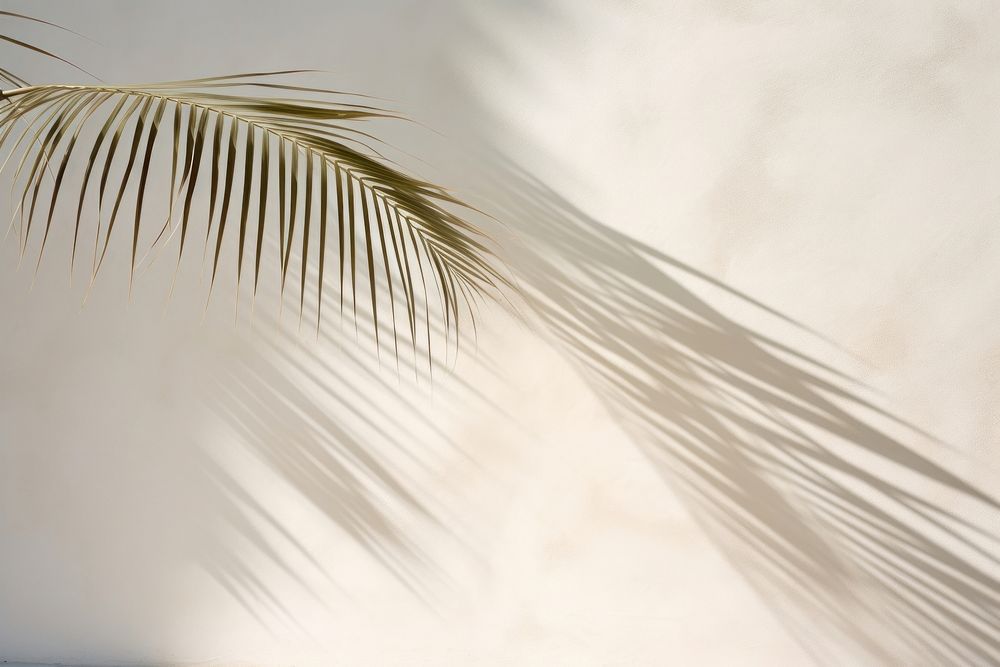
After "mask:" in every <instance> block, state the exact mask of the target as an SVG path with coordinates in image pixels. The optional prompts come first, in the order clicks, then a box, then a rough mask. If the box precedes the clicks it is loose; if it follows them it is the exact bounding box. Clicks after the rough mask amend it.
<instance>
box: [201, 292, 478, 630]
mask: <svg viewBox="0 0 1000 667" xmlns="http://www.w3.org/2000/svg"><path fill="white" fill-rule="evenodd" d="M271 296H272V297H273V296H275V295H271ZM338 307H339V304H338V302H337V295H332V296H331V295H330V294H328V295H326V296H324V309H326V310H327V311H328V312H330V313H336V311H337V310H338ZM353 308H354V304H350V303H349V304H348V308H347V312H348V314H346V315H344V321H342V322H341V324H340V326H339V327H338V326H337V323H336V321H335V320H336V318H335V316H331V317H330V319H331V320H333V321H331V322H328V323H327V324H325V325H324V327H323V329H322V330H321V331H320V332H316V331H315V329H313V327H314V326H315V324H313V325H311V326H308V327H307V328H306V331H303V330H302V329H301V327H297V326H296V325H295V320H296V319H297V318H299V315H298V314H297V313H291V314H290V315H291V316H290V317H285V318H282V317H281V316H280V314H279V315H273V316H272V315H267V314H261V311H258V313H257V314H256V315H253V319H254V326H253V329H254V330H253V331H248V332H246V334H245V335H237V336H236V342H237V346H236V347H235V348H230V349H227V350H226V355H227V357H228V358H229V361H228V362H225V363H223V364H221V365H220V368H221V369H222V372H221V373H219V374H218V375H216V376H215V377H214V378H213V383H212V385H213V386H212V387H211V388H210V389H209V390H208V392H207V393H208V394H209V395H210V396H211V398H210V400H209V404H208V405H207V409H208V411H209V412H210V413H211V414H212V415H214V416H215V417H216V418H218V420H219V421H220V422H221V423H222V424H224V425H225V430H226V432H227V435H226V436H224V437H223V438H222V440H224V441H228V442H229V444H230V445H234V446H229V447H228V448H227V447H225V446H224V447H222V451H221V453H220V452H219V451H216V450H217V449H219V448H217V447H214V446H213V444H212V443H209V450H208V451H206V452H205V455H204V456H203V457H202V464H203V466H204V473H205V476H206V479H207V487H209V488H211V489H214V493H215V500H214V501H213V502H212V503H210V504H209V506H210V507H212V508H213V511H215V512H216V513H217V518H218V520H219V522H220V523H219V524H217V525H216V526H215V527H214V528H213V529H212V530H210V531H209V535H210V539H209V540H207V541H206V545H207V546H205V547H204V548H202V549H201V552H200V560H201V563H202V565H203V566H204V568H205V569H206V570H207V571H208V572H209V574H210V575H211V576H212V577H213V578H214V579H215V580H216V581H217V582H218V583H219V584H220V585H221V586H222V587H223V588H224V589H225V590H226V591H227V592H228V593H229V595H230V596H231V597H232V598H233V599H235V600H236V601H238V602H239V603H240V605H241V606H242V607H243V608H244V609H245V611H246V612H247V613H249V614H250V615H251V616H253V617H254V618H256V620H257V621H258V622H260V624H261V626H262V627H264V628H271V627H272V626H273V624H274V623H275V622H278V623H283V624H285V625H288V626H291V627H297V628H299V629H300V630H305V627H304V626H303V624H302V623H300V620H299V618H298V615H299V614H300V613H301V607H300V606H299V605H298V604H297V603H289V600H290V599H293V598H296V597H297V596H298V595H299V593H306V594H307V595H309V596H310V597H311V598H312V600H313V602H314V603H315V604H317V605H318V606H320V607H324V608H329V607H330V603H331V600H330V599H329V598H328V597H326V596H327V595H329V592H330V591H332V590H338V591H340V593H341V594H342V595H344V596H346V597H348V598H349V597H351V595H352V593H351V592H350V589H351V587H350V586H344V585H342V584H344V583H346V582H348V581H350V580H355V579H357V578H358V577H359V576H361V577H364V576H367V575H365V574H364V573H365V572H369V571H370V570H371V566H373V565H374V566H375V567H376V569H377V570H379V571H382V572H384V573H387V574H388V575H390V576H391V577H392V578H394V579H395V580H396V581H397V582H398V583H399V584H400V585H401V586H403V587H404V588H405V589H407V590H408V591H409V592H410V593H411V594H412V595H413V596H414V598H415V599H416V600H419V601H420V602H421V603H422V604H424V605H426V606H428V607H431V608H433V607H434V606H435V605H436V600H437V593H438V592H439V588H438V587H439V586H442V585H444V586H447V585H448V582H449V576H448V573H447V572H446V571H444V570H443V569H442V568H441V567H440V566H439V565H438V563H437V561H436V560H435V556H434V555H433V554H432V553H430V552H429V551H428V549H426V548H425V546H426V542H423V541H422V538H427V537H428V536H430V539H432V540H433V541H434V542H435V543H438V544H443V543H448V544H457V545H459V547H461V548H467V547H468V545H465V544H464V543H462V538H461V537H460V535H459V534H458V530H457V528H458V526H457V524H458V523H459V521H458V520H457V519H456V518H455V516H454V512H452V509H453V506H452V505H451V504H449V501H447V500H445V499H443V498H444V497H445V496H446V495H447V492H446V491H444V490H442V489H441V488H437V487H436V486H435V480H436V479H438V477H437V475H438V474H439V472H438V471H437V470H436V467H438V466H442V461H443V460H446V459H450V457H451V456H458V457H460V458H464V457H466V456H467V455H466V453H465V452H464V451H463V450H462V448H461V447H460V446H459V445H458V444H457V443H455V442H454V441H453V440H451V439H450V438H449V437H448V435H447V433H445V431H444V430H443V429H441V428H440V426H439V425H438V424H437V423H435V421H434V418H433V416H432V415H429V414H427V410H428V407H429V405H431V404H436V403H437V401H436V399H441V401H440V402H441V403H447V402H448V400H449V395H450V393H452V392H453V391H454V390H453V388H451V387H450V384H451V383H436V384H434V385H433V393H434V394H435V396H434V397H431V393H432V384H431V380H430V378H429V374H430V367H429V366H427V365H425V364H426V359H427V354H428V353H427V352H426V341H424V342H418V344H417V346H414V347H413V348H412V350H410V356H409V357H407V356H406V353H405V351H404V352H403V353H400V354H398V355H397V354H396V351H397V350H396V347H395V345H394V343H393V342H392V336H391V335H390V336H383V337H382V339H381V341H380V342H378V343H376V341H375V337H374V334H373V331H371V330H365V327H364V326H362V327H361V328H360V330H359V329H357V328H356V325H355V323H354V322H352V321H351V320H352V319H354V318H353V317H351V315H350V312H351V311H352V310H353ZM364 308H365V306H363V305H358V306H357V312H358V315H357V319H358V320H360V321H361V322H364V323H366V325H367V326H369V329H370V323H371V322H372V321H373V320H371V319H370V315H369V314H368V313H367V312H362V311H363V310H364ZM262 310H263V309H262ZM264 312H268V311H264ZM313 314H314V313H313ZM282 319H284V321H282ZM439 319H440V318H439ZM288 320H291V322H292V323H291V324H289V322H288ZM307 321H308V318H307ZM431 326H432V328H431V329H430V330H429V335H430V336H431V337H432V338H435V340H440V341H443V340H444V339H445V337H446V331H445V328H444V325H443V320H442V322H437V321H436V320H435V323H434V324H432V325H431ZM229 344H230V345H232V341H230V343H229ZM442 347H443V344H442ZM442 347H439V348H437V349H436V350H435V351H434V352H433V354H434V355H446V352H445V351H444V350H443V349H442ZM442 358H443V357H442ZM435 363H438V361H437V360H436V361H435ZM422 364H424V365H422ZM473 400H482V399H481V397H479V398H476V397H473ZM464 404H465V405H468V401H465V403H464ZM216 440H219V438H218V437H216ZM234 453H235V455H234ZM248 461H249V463H247V462H248ZM445 465H446V464H445ZM248 469H250V472H249V474H248V473H247V470H248ZM276 490H277V493H276ZM283 494H284V495H283ZM275 495H277V496H278V497H279V498H280V497H284V498H285V499H284V500H279V501H278V502H277V506H275V504H273V503H274V501H273V500H269V498H273V497H274V496H275ZM289 497H291V498H292V500H291V501H289V500H288V498H289ZM289 502H290V503H291V505H292V506H294V509H293V510H292V512H293V513H294V514H289ZM303 517H304V518H305V520H304V521H303ZM331 528H332V529H333V531H334V533H333V534H335V535H339V537H336V536H334V537H331V533H330V529H331ZM331 544H333V545H336V548H337V549H338V550H337V551H331ZM350 552H355V553H350ZM359 555H360V558H359V557H358V556H359Z"/></svg>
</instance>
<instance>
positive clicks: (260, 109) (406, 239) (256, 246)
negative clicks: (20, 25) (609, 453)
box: [0, 72, 507, 353]
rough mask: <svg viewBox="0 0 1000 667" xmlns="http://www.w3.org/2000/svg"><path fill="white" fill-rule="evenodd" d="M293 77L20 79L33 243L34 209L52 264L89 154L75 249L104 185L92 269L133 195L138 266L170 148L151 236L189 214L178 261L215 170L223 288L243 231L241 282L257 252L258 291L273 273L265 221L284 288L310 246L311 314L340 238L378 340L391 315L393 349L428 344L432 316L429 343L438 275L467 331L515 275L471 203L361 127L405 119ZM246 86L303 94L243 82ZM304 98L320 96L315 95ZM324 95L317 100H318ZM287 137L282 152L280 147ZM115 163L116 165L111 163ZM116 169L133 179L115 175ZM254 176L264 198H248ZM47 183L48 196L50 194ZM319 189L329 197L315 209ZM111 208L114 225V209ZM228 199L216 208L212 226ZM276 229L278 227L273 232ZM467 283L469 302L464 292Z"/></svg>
mask: <svg viewBox="0 0 1000 667" xmlns="http://www.w3.org/2000/svg"><path fill="white" fill-rule="evenodd" d="M285 73H287V72H280V73H257V74H252V75H236V76H228V77H211V78H205V79H198V80H192V81H179V82H170V83H157V84H141V85H130V86H107V85H42V86H23V87H20V88H16V89H12V90H7V91H4V92H2V93H0V97H2V99H4V100H6V101H7V102H8V104H7V105H6V106H4V107H2V108H0V147H6V146H8V145H10V146H12V147H11V149H10V157H9V158H8V162H7V163H5V165H4V168H7V169H9V170H13V175H12V193H13V203H14V204H15V207H16V211H17V214H16V217H18V221H19V223H18V230H19V236H20V243H21V249H22V253H23V252H24V249H25V248H27V247H28V244H29V241H30V239H31V238H32V235H33V234H36V233H37V232H35V229H37V227H36V228H33V225H32V222H33V220H34V219H35V218H36V217H42V218H44V219H45V225H44V228H43V231H42V232H41V234H42V236H41V242H40V245H39V250H38V262H39V263H40V262H41V258H42V254H43V252H44V250H45V245H46V241H47V239H48V236H49V227H50V225H51V224H52V221H53V212H54V210H55V207H56V205H57V202H58V198H59V196H60V194H61V192H62V190H63V189H64V188H66V187H67V186H68V181H67V180H66V178H67V175H68V174H69V173H70V172H68V171H67V165H69V164H70V163H72V162H73V160H74V158H77V160H78V161H79V162H80V166H81V168H80V169H77V170H76V171H74V172H72V173H77V172H82V174H81V175H80V176H79V177H78V179H79V184H78V185H79V192H78V197H77V202H76V203H77V212H76V222H75V227H74V242H73V255H72V257H71V262H72V261H75V257H76V254H77V242H78V237H79V234H80V229H81V222H82V220H83V219H84V213H85V209H87V202H88V201H90V203H91V205H92V204H93V203H94V201H93V200H94V199H95V197H94V193H93V190H94V189H95V185H96V189H97V193H96V200H97V201H96V203H97V208H98V220H97V232H96V236H95V238H94V254H93V261H92V268H91V279H92V280H93V278H95V277H96V276H97V274H98V272H99V271H100V268H101V265H102V263H103V261H104V259H105V256H106V254H107V252H108V248H109V244H110V242H111V239H112V236H113V235H114V233H115V232H116V230H117V229H118V228H119V227H120V226H121V225H118V224H116V223H118V221H119V219H120V218H121V217H122V216H123V210H122V208H123V206H122V205H123V202H124V201H125V200H126V195H127V194H128V193H131V195H132V196H133V198H134V200H135V208H134V211H131V212H130V214H131V215H132V216H133V224H132V226H131V230H130V231H131V273H132V274H134V272H135V268H136V263H137V259H138V256H139V247H138V246H139V238H140V228H141V227H142V226H143V224H144V223H143V220H144V219H145V218H143V213H144V202H145V201H146V198H145V194H146V189H147V187H149V179H148V176H149V172H150V167H151V164H152V163H153V162H154V161H155V160H156V159H159V158H162V157H165V156H163V153H164V151H166V152H167V153H169V154H170V159H171V167H170V184H169V185H170V196H169V206H168V208H169V213H168V217H167V220H166V222H165V223H164V224H163V225H162V227H161V228H160V229H159V233H158V235H157V237H156V238H157V241H156V242H154V244H155V243H160V242H161V240H162V239H163V238H165V232H166V231H167V230H168V229H170V228H171V227H172V225H173V220H174V218H175V217H177V216H178V214H179V218H180V225H179V242H178V248H179V250H178V264H179V263H180V259H181V257H182V256H183V254H184V252H185V248H186V245H187V244H188V241H189V240H190V231H191V226H192V206H193V202H194V200H195V193H196V191H201V190H204V189H205V187H206V184H205V181H206V180H208V184H207V187H208V190H209V192H208V194H209V197H208V200H209V201H208V205H207V209H208V210H207V211H205V214H206V218H207V224H206V232H205V238H204V250H205V255H206V256H209V257H211V282H210V287H209V290H210V293H211V288H212V287H211V286H212V285H214V283H215V281H216V277H217V273H218V269H219V259H220V255H221V252H222V248H223V246H224V245H225V244H226V243H235V244H236V246H237V249H236V255H237V269H236V282H237V286H238V285H239V283H240V281H241V280H242V278H243V271H244V263H245V262H244V259H245V257H249V258H250V259H249V261H250V262H251V264H252V266H251V267H250V270H251V272H252V280H253V294H254V295H256V293H257V288H258V284H259V282H260V280H261V276H262V275H266V274H262V271H261V263H262V252H261V250H262V245H263V241H264V238H265V235H266V234H267V233H273V234H274V235H275V236H276V237H277V238H276V241H277V245H278V249H279V260H278V265H279V266H278V269H279V270H278V282H279V283H280V285H281V289H282V290H284V289H285V286H286V281H287V277H288V269H289V266H290V264H291V257H292V255H293V254H294V252H295V251H297V252H298V254H299V256H300V257H301V268H300V281H299V285H298V290H299V313H300V318H301V313H302V311H303V306H304V300H305V295H306V292H307V283H306V281H307V276H308V277H309V278H310V279H313V280H315V287H316V295H317V296H316V298H317V307H316V314H317V322H316V324H317V327H319V326H320V323H321V320H322V312H323V311H322V301H323V289H324V281H325V280H326V279H327V278H328V277H329V276H328V273H327V272H326V261H325V259H326V253H327V251H328V248H327V244H328V241H332V242H333V243H336V244H337V248H338V250H337V251H338V254H339V258H338V264H339V266H340V269H341V270H340V276H339V279H338V284H339V287H340V291H341V296H340V302H341V311H343V302H344V291H345V287H344V279H345V275H346V279H347V281H349V282H350V292H351V297H352V309H353V311H354V312H355V317H356V313H357V304H356V300H355V297H357V296H358V295H357V292H358V289H357V288H358V286H359V285H360V284H361V283H367V284H368V286H369V287H368V290H367V293H368V294H367V297H362V298H365V299H366V301H370V303H369V304H366V307H365V308H363V309H362V311H363V312H367V313H369V314H370V317H371V319H372V324H373V327H374V332H375V338H376V342H377V343H378V337H379V331H380V328H382V327H388V328H389V329H390V330H391V331H392V335H393V346H394V347H393V349H398V347H396V345H397V343H396V339H397V336H398V335H399V334H400V333H407V334H409V338H410V339H411V341H412V345H413V348H414V352H415V353H416V349H417V345H418V342H417V338H418V335H417V330H418V325H423V327H422V328H424V329H425V330H426V332H427V334H426V337H425V339H426V344H427V347H428V351H429V348H430V344H431V341H430V338H431V334H430V332H431V329H432V326H431V321H430V320H431V318H432V312H434V310H435V309H434V308H432V307H431V306H430V298H429V295H428V291H429V290H428V286H427V283H428V281H431V282H432V283H433V284H432V285H431V287H430V291H431V293H433V291H434V290H436V291H437V293H438V297H439V299H440V312H439V313H435V316H440V318H441V319H442V321H443V325H444V326H443V329H444V331H445V336H446V340H447V336H449V335H451V334H454V335H455V336H456V340H457V334H458V326H459V322H460V320H461V319H462V311H463V309H464V310H465V311H466V312H468V314H469V315H470V316H471V315H472V310H471V308H470V303H471V296H472V295H475V294H483V293H492V292H493V291H494V290H496V289H497V288H499V287H501V286H502V285H505V284H507V281H506V279H505V278H504V277H503V276H502V275H501V274H500V273H499V272H498V271H497V270H496V269H495V268H494V266H493V256H492V253H491V252H490V250H489V249H488V247H487V241H486V239H485V238H484V237H483V235H482V233H481V232H480V231H479V230H478V229H477V228H476V227H474V226H473V225H471V224H470V223H469V222H467V221H466V220H465V218H464V217H463V215H461V212H462V211H463V210H464V211H466V212H468V211H469V210H470V209H468V207H465V206H464V205H463V204H462V203H461V202H460V201H459V200H458V199H456V198H455V197H454V196H453V195H451V194H450V193H449V192H447V191H446V190H444V189H442V188H440V187H438V186H435V185H433V184H431V183H428V182H425V181H422V180H419V179H417V178H415V177H413V176H411V175H408V174H407V173H405V172H404V171H403V170H402V169H401V168H399V167H397V166H396V165H395V164H394V163H392V162H391V161H389V160H388V159H386V158H384V157H383V156H382V155H381V153H380V152H378V151H377V150H376V149H375V148H373V146H375V145H378V143H377V141H376V140H375V139H374V137H372V136H371V135H370V134H369V133H367V132H364V131H363V130H362V129H361V124H362V123H363V122H364V121H371V120H375V119H386V118H397V117H398V116H396V115H395V114H393V113H391V112H389V111H386V110H383V109H379V108H376V107H373V106H369V105H367V104H357V103H348V102H345V101H342V99H341V98H340V97H339V96H340V95H341V93H338V92H337V91H330V90H322V89H317V88H307V87H303V86H294V85H288V84H284V83H275V81H274V80H273V79H271V78H269V77H270V75H272V74H285ZM246 86H250V87H255V88H258V89H263V90H268V91H274V90H280V91H283V92H282V93H281V94H291V95H293V96H291V97H262V96H255V95H247V94H231V92H230V89H232V88H240V87H246ZM236 92H237V93H238V92H239V91H238V90H237V91H236ZM307 94H308V95H311V97H308V98H307V97H305V95H307ZM315 94H319V96H320V97H319V98H318V99H317V98H316V97H315ZM83 137H87V139H86V142H87V143H89V151H86V150H85V149H84V150H81V147H80V145H79V144H80V143H81V142H80V140H81V139H82V138H83ZM275 148H277V151H278V152H277V156H278V159H277V160H273V159H272V158H271V155H272V151H273V150H274V149H275ZM241 152H242V156H243V159H242V164H239V162H240V160H238V156H239V155H240V153H241ZM122 158H123V159H124V161H125V166H124V167H123V168H121V167H120V162H121V159H122ZM116 159H118V160H119V168H117V169H112V164H113V163H115V161H116ZM15 161H16V167H14V164H15ZM203 163H207V164H203ZM205 167H207V168H208V172H209V174H208V178H207V179H206V177H205V173H206V169H205ZM53 169H54V170H55V174H54V176H53V177H52V178H51V179H50V181H46V174H47V173H48V174H49V175H52V172H53ZM119 172H120V176H117V177H115V178H112V176H113V175H117V174H118V173H119ZM255 175H256V179H255ZM95 182H96V183H95ZM254 187H256V188H257V190H258V195H257V197H252V196H251V193H252V190H253V188H254ZM275 187H277V189H278V200H279V201H278V204H279V215H278V216H277V220H272V219H269V217H268V216H267V215H265V212H266V207H267V201H268V197H269V195H270V194H271V192H270V191H271V189H273V188H275ZM46 188H48V191H49V196H48V197H47V198H46V197H42V196H41V195H42V193H43V192H45V191H46ZM314 199H318V200H319V202H318V206H317V205H316V203H315V202H314ZM272 202H273V199H272ZM254 205H255V206H256V207H257V216H256V224H257V230H256V234H253V231H252V230H250V229H248V225H249V224H253V223H252V222H251V221H252V220H253V217H251V215H250V213H251V207H252V206H254ZM331 205H333V206H335V207H336V220H337V230H336V231H333V230H328V224H329V221H330V220H332V219H333V218H332V216H330V215H328V213H329V211H328V208H329V207H330V206H331ZM317 208H318V209H319V211H318V215H317V210H316V209H317ZM109 209H110V214H109V215H107V223H106V225H104V223H103V218H104V217H105V216H104V215H102V212H106V211H108V210H109ZM178 209H179V210H178ZM216 210H219V216H218V218H217V222H215V223H213V221H214V220H216V215H215V213H216ZM147 217H148V216H147ZM230 218H232V219H233V220H232V221H230ZM314 218H318V219H314ZM12 224H13V222H12ZM145 224H148V223H145ZM157 224H159V222H157ZM213 224H215V227H214V234H213ZM317 224H318V235H319V244H318V245H319V247H318V248H317V247H315V243H314V245H313V246H312V247H311V246H310V236H311V235H312V232H313V230H315V229H316V227H315V225H317ZM268 225H270V226H272V227H277V229H276V230H272V232H266V229H265V227H267V226H268ZM154 231H155V228H154ZM213 236H214V238H213ZM248 243H249V244H250V251H248V248H247V244H248ZM331 245H332V243H331ZM314 256H315V258H316V259H317V260H318V271H317V272H313V275H311V274H309V271H308V266H309V262H310V260H311V259H312V258H313V257H314ZM271 275H273V274H271ZM417 276H419V278H420V281H419V284H420V288H419V289H417V283H416V282H415V277H417ZM130 280H131V277H130ZM380 285H382V286H383V287H385V288H386V289H387V291H388V293H389V295H388V297H385V295H382V296H380V295H379V291H380V290H379V286H380ZM466 295H467V296H468V297H469V298H463V297H465V296H466ZM397 300H399V302H401V303H402V304H403V305H404V307H405V310H406V325H400V326H399V327H398V328H397V321H396V313H395V307H396V302H397ZM386 310H388V314H389V315H390V316H391V319H390V320H389V321H384V318H385V311H386ZM435 327H436V325H435ZM422 344H423V343H421V345H422Z"/></svg>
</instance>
